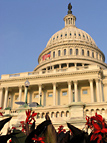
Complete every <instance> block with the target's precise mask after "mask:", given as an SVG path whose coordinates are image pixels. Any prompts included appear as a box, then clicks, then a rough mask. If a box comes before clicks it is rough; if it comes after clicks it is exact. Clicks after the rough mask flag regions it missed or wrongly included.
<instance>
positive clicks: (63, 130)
mask: <svg viewBox="0 0 107 143" xmlns="http://www.w3.org/2000/svg"><path fill="white" fill-rule="evenodd" d="M63 128H64V126H63V125H61V126H59V128H58V134H60V133H61V132H66V130H65V129H63Z"/></svg>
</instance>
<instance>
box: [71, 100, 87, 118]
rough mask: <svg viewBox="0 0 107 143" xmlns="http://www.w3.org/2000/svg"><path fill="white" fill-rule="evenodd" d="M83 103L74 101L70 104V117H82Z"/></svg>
mask: <svg viewBox="0 0 107 143" xmlns="http://www.w3.org/2000/svg"><path fill="white" fill-rule="evenodd" d="M84 106H85V104H83V103H81V102H74V103H72V104H70V107H69V108H70V113H71V116H70V117H71V118H78V117H79V118H83V113H84V111H83V108H84Z"/></svg>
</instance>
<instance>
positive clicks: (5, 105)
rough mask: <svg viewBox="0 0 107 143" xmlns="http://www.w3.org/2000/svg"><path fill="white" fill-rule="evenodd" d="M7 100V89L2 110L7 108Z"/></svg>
mask: <svg viewBox="0 0 107 143" xmlns="http://www.w3.org/2000/svg"><path fill="white" fill-rule="evenodd" d="M7 100H8V87H6V88H5V97H4V109H5V108H6V107H7Z"/></svg>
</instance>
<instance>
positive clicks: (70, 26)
mask: <svg viewBox="0 0 107 143" xmlns="http://www.w3.org/2000/svg"><path fill="white" fill-rule="evenodd" d="M64 21H65V27H64V28H63V29H62V30H60V31H58V32H56V33H55V34H54V35H53V36H52V37H51V38H50V39H49V41H48V43H47V46H46V48H47V47H48V46H51V45H53V44H55V45H56V44H59V43H62V42H68V43H69V42H70V43H71V42H72V43H75V42H79V43H80V44H81V43H82V44H88V45H91V46H92V45H93V47H95V48H96V47H97V46H96V44H95V42H94V40H93V39H92V38H91V36H90V35H89V34H88V33H86V32H85V31H83V30H81V29H79V28H77V27H76V26H75V21H76V17H75V16H74V15H73V14H71V13H70V14H67V15H66V16H65V17H64Z"/></svg>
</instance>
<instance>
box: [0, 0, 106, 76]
mask: <svg viewBox="0 0 107 143" xmlns="http://www.w3.org/2000/svg"><path fill="white" fill-rule="evenodd" d="M69 2H71V4H72V6H73V9H72V11H73V15H75V16H76V18H77V20H76V26H77V27H78V28H80V29H82V30H84V31H86V32H87V33H88V34H89V35H90V36H91V37H92V38H93V39H94V40H95V42H96V44H97V46H98V47H99V48H100V49H101V50H102V51H103V53H104V54H105V58H106V56H107V0H103V1H101V0H0V75H2V74H13V73H20V72H27V71H33V70H34V68H35V67H36V66H37V65H38V57H39V54H40V53H41V52H42V50H43V49H44V48H45V47H46V44H47V42H48V40H49V38H50V37H51V36H52V35H53V34H54V33H56V32H57V31H58V30H60V29H62V28H63V27H64V21H63V18H64V16H65V15H66V14H67V7H68V3H69ZM105 62H106V63H107V58H106V61H105Z"/></svg>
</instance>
